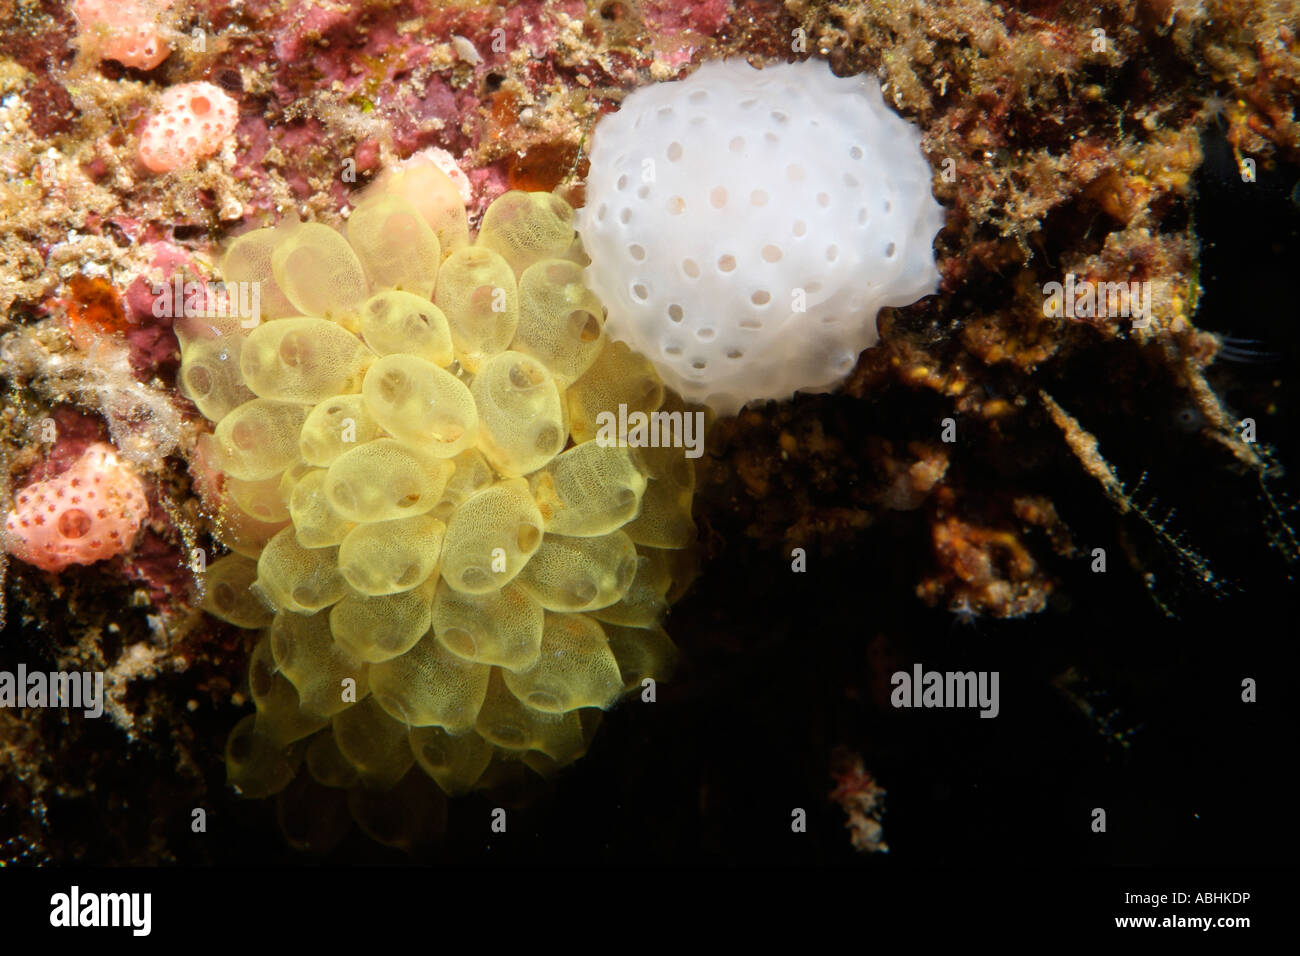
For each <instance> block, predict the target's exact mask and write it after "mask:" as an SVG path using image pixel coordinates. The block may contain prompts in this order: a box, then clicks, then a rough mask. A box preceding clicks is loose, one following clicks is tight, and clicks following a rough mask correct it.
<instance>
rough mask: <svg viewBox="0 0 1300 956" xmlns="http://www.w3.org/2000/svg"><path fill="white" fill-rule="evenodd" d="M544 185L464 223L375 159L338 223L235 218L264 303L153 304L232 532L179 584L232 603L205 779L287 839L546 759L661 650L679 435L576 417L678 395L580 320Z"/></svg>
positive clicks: (670, 597) (441, 194)
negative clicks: (244, 651) (269, 804)
mask: <svg viewBox="0 0 1300 956" xmlns="http://www.w3.org/2000/svg"><path fill="white" fill-rule="evenodd" d="M572 220H573V212H572V210H571V209H570V208H569V207H568V205H567V204H566V203H564V202H563V200H561V199H559V198H558V197H556V196H552V195H550V194H543V193H522V192H509V193H506V194H505V195H503V196H501V197H500V198H498V199H497V200H496V201H495V202H494V203H493V204H492V205H491V206H490V207H489V208H488V210H487V212H486V213H485V215H484V218H483V225H482V228H481V230H480V231H479V233H478V235H477V236H476V237H471V234H470V231H469V228H468V223H467V219H466V215H465V209H464V207H463V205H462V203H461V200H460V198H459V195H458V194H457V192H456V189H455V187H454V185H452V184H451V183H450V181H449V180H448V179H447V177H446V176H445V175H444V174H443V173H442V172H441V171H440V170H438V169H437V168H436V167H435V166H433V165H432V164H429V163H421V164H416V165H413V166H408V167H404V168H402V169H399V170H397V171H394V172H391V173H386V174H383V175H381V176H380V177H379V178H378V179H377V180H376V182H375V184H374V185H373V186H371V187H370V188H369V189H368V190H367V191H366V193H365V194H363V195H362V196H361V197H360V199H359V201H358V203H357V206H356V209H355V210H354V211H353V213H352V215H351V216H350V218H349V221H348V225H347V229H346V232H345V233H341V232H339V231H336V230H334V229H331V228H329V227H327V226H324V225H321V224H316V223H306V224H303V223H288V224H286V225H282V226H278V227H274V228H268V229H261V230H256V231H254V232H250V233H247V234H245V235H243V236H240V237H239V238H238V239H236V240H234V242H232V243H231V245H230V246H229V247H228V248H227V250H226V251H225V254H224V256H223V258H222V269H223V272H224V274H225V278H226V279H227V280H228V281H255V282H259V283H261V287H262V288H261V295H262V298H261V301H262V303H263V311H262V316H261V318H262V321H261V322H260V323H249V324H252V325H253V326H254V327H253V328H246V327H244V324H240V323H239V322H231V321H220V320H213V321H211V322H206V321H205V322H202V323H197V324H191V325H187V326H185V327H183V328H182V327H178V338H180V340H181V351H182V365H181V373H180V382H181V387H182V389H183V390H184V392H185V394H186V395H188V396H189V397H190V398H192V399H193V400H194V402H195V405H196V406H197V407H198V409H199V411H200V412H201V413H202V414H204V415H205V417H207V418H208V419H209V420H210V421H212V422H213V423H214V428H213V433H212V435H211V436H205V437H204V438H203V439H202V440H201V441H200V453H201V455H202V457H203V458H204V459H205V461H206V463H207V466H208V467H209V468H210V469H211V470H214V471H220V472H221V473H222V474H223V475H224V478H222V479H221V481H220V483H219V484H218V485H217V488H218V489H219V490H218V491H217V492H216V493H215V496H214V498H213V499H212V501H211V503H212V504H214V507H215V508H216V509H217V511H218V514H217V528H218V530H219V533H220V535H221V537H222V540H223V541H224V543H225V544H226V545H227V546H228V547H229V548H230V549H231V553H230V554H228V555H226V556H224V557H221V558H219V559H218V560H216V561H214V562H212V564H211V566H210V567H209V568H208V571H207V573H206V592H205V596H204V601H203V607H204V609H205V610H207V611H208V612H209V613H210V614H213V615H214V616H216V617H218V618H221V619H222V620H224V621H226V622H228V623H230V624H232V625H234V626H235V627H240V628H246V629H250V630H258V631H261V632H262V637H261V639H260V640H259V641H258V643H257V644H256V646H255V649H254V651H253V654H252V656H251V658H250V662H249V684H250V690H251V692H252V693H251V697H252V700H253V702H254V704H255V705H256V708H257V710H256V714H255V715H252V716H250V717H248V718H246V719H245V720H243V721H241V722H240V723H239V725H238V726H237V727H235V728H234V730H233V731H232V733H231V736H230V738H229V741H228V743H227V768H228V774H229V779H230V781H231V783H232V784H233V785H234V786H235V787H237V788H238V790H239V791H240V792H241V793H243V794H245V795H247V796H250V797H265V796H272V795H276V798H277V800H278V817H279V820H280V823H281V825H282V828H283V829H284V832H285V834H286V836H287V837H288V839H289V840H290V842H291V843H293V844H294V845H295V846H299V847H302V848H304V849H313V850H323V849H327V848H328V846H329V845H331V844H332V843H333V842H335V841H337V840H338V839H340V838H341V836H342V834H343V832H345V830H346V829H347V827H348V825H349V823H348V821H349V820H351V821H353V822H355V823H356V824H357V825H358V826H360V827H361V829H362V830H363V831H364V832H365V833H367V834H369V835H370V836H371V837H373V838H375V839H377V840H379V841H381V842H384V843H387V844H390V845H393V846H411V845H413V844H415V843H419V842H421V841H423V840H424V839H426V838H428V837H429V836H430V835H432V834H434V833H436V831H437V830H438V828H439V826H441V825H442V821H443V820H444V818H445V807H444V806H443V804H442V803H441V801H443V800H444V795H445V796H454V795H457V794H461V793H465V792H467V791H470V790H475V789H483V788H490V787H493V786H497V785H500V784H505V783H507V782H512V781H513V782H518V780H519V779H520V778H521V777H527V776H535V775H539V774H540V775H543V776H545V775H548V774H550V773H552V772H554V771H555V770H556V769H557V768H559V767H562V766H564V765H565V764H567V763H570V762H572V761H573V760H576V759H577V758H579V757H580V756H582V754H583V753H585V752H586V750H587V747H588V746H589V744H590V742H591V739H592V735H593V734H594V733H595V730H596V728H597V726H598V725H599V722H600V720H599V718H600V715H601V712H602V711H603V710H604V709H607V708H609V707H610V706H612V705H613V704H615V703H616V702H617V701H618V700H619V699H620V698H621V697H623V696H624V695H628V694H634V693H639V692H640V691H641V690H642V688H643V685H642V682H643V681H645V680H647V679H655V680H658V679H661V678H663V677H665V676H666V675H667V674H668V673H669V671H670V669H671V667H672V665H673V663H674V661H675V659H676V656H677V651H676V648H675V647H674V646H673V643H672V641H671V640H670V638H669V637H668V635H667V633H666V632H665V631H664V630H663V628H662V627H661V626H660V622H661V620H662V618H663V615H664V614H665V612H666V611H667V609H668V607H669V605H670V604H671V603H672V602H673V601H674V600H675V599H676V598H677V597H679V596H680V595H681V593H682V592H683V591H684V590H685V588H686V587H687V586H688V585H689V582H690V580H691V578H692V576H693V574H694V560H693V556H692V552H693V549H694V544H695V527H694V524H693V522H692V520H691V498H692V494H693V492H694V473H693V470H692V467H691V462H690V461H689V460H688V459H687V458H686V457H685V450H684V449H682V448H657V449H637V448H630V447H626V446H622V445H619V444H613V443H609V444H606V443H602V442H599V441H598V440H597V431H598V430H597V419H598V416H600V415H601V414H602V413H613V414H617V412H618V409H619V406H620V405H622V406H626V409H627V411H640V412H645V413H650V412H654V411H656V410H658V409H660V408H663V409H665V410H672V411H684V410H685V407H684V406H683V404H682V403H681V400H680V399H678V398H677V397H676V396H675V395H673V394H672V393H671V392H667V391H666V390H665V389H664V387H663V384H662V382H661V381H660V380H659V378H658V376H657V375H656V374H655V371H654V367H653V366H652V365H651V364H650V363H649V362H647V361H645V360H644V359H642V358H641V357H640V356H638V355H636V354H635V353H633V352H631V351H629V350H628V349H627V347H626V346H624V345H622V344H621V343H610V342H609V341H608V340H607V339H606V338H605V335H604V309H603V307H602V306H601V303H600V301H599V300H598V299H597V298H596V296H595V295H594V294H592V293H591V291H590V290H589V289H587V288H586V287H585V286H584V285H583V283H582V271H581V266H580V264H581V263H583V262H584V261H585V257H584V256H583V254H582V251H581V247H580V245H579V244H578V243H577V239H576V236H575V234H574V231H573V226H572Z"/></svg>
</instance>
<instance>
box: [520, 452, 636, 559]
mask: <svg viewBox="0 0 1300 956" xmlns="http://www.w3.org/2000/svg"><path fill="white" fill-rule="evenodd" d="M528 486H529V488H530V490H531V491H532V493H533V497H534V498H535V499H536V500H537V505H538V507H539V508H540V509H541V512H542V517H543V518H544V519H545V521H546V531H547V533H548V534H562V535H569V536H572V537H579V538H586V537H595V536H598V535H602V534H609V533H610V532H612V531H615V530H617V529H618V528H621V527H622V526H623V525H625V524H627V523H628V522H629V521H631V520H632V519H633V518H635V517H636V515H637V512H638V511H639V510H640V508H641V498H642V496H643V495H644V494H645V489H646V479H645V476H644V475H642V474H641V472H640V471H638V470H637V468H636V465H635V464H634V463H633V459H632V453H631V451H630V450H629V449H627V448H620V447H618V446H617V445H611V446H603V445H601V444H599V443H598V442H595V441H588V442H583V443H582V444H581V445H575V446H574V447H572V448H570V449H569V450H568V451H566V452H563V453H562V454H560V455H557V456H556V457H555V458H554V459H553V460H552V461H550V462H549V463H548V464H547V465H546V466H545V467H544V468H542V469H540V470H539V471H537V472H535V473H534V474H532V475H530V476H529V478H528Z"/></svg>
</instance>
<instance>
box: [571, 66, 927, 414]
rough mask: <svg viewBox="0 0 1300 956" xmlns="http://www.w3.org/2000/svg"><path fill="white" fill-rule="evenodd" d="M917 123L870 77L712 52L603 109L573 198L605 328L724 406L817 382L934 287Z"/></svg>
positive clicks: (671, 380) (838, 374)
mask: <svg viewBox="0 0 1300 956" xmlns="http://www.w3.org/2000/svg"><path fill="white" fill-rule="evenodd" d="M930 182H931V171H930V165H929V163H928V162H927V161H926V158H925V155H924V153H922V151H921V134H920V132H919V131H918V130H917V129H915V128H914V127H912V126H911V125H910V124H908V123H907V122H906V121H904V120H903V119H902V118H901V117H899V116H898V115H897V114H895V113H894V112H893V111H892V110H890V109H889V108H888V107H887V106H885V103H884V100H883V98H882V97H881V95H880V85H879V83H878V82H877V80H876V79H875V78H874V77H868V76H856V77H849V78H839V77H836V76H835V75H834V74H832V73H831V72H830V70H829V68H828V67H827V66H826V64H825V63H823V62H819V61H812V60H809V61H806V62H802V63H792V64H787V65H780V66H770V67H767V68H766V69H763V70H756V69H754V68H753V67H751V66H750V65H749V64H748V63H746V62H745V61H743V60H732V61H728V62H713V63H708V64H705V65H704V66H702V67H700V68H699V69H698V70H697V71H696V72H695V73H694V74H692V75H691V76H690V77H689V78H687V79H685V80H682V81H680V82H675V83H661V84H657V85H653V86H648V87H644V88H642V89H640V90H637V91H636V92H634V93H632V94H631V95H629V96H628V97H627V99H625V100H624V101H623V104H622V106H621V108H620V109H619V111H618V112H617V113H613V114H610V115H609V116H606V117H604V118H603V119H602V120H601V121H600V123H599V124H598V125H597V127H596V131H595V134H594V137H593V141H592V146H591V171H590V173H589V175H588V177H587V204H586V207H585V208H584V209H582V210H580V211H579V213H578V216H577V226H578V231H579V233H580V234H581V236H582V241H583V246H584V249H585V251H586V253H587V255H588V256H589V257H590V258H591V265H590V266H589V267H588V269H587V283H588V285H590V286H591V287H592V288H593V289H594V290H595V291H596V292H597V293H598V294H599V295H600V297H601V298H602V299H603V300H604V302H605V304H606V307H607V308H608V311H609V316H608V320H607V325H606V329H607V330H608V332H609V334H610V335H611V336H612V337H613V338H615V339H621V340H623V341H625V342H627V343H628V344H629V345H630V346H631V347H632V348H634V349H636V350H637V351H639V352H641V353H642V354H644V355H645V356H647V357H648V358H649V359H650V360H651V361H652V362H654V364H655V365H656V366H657V368H658V370H659V374H660V375H661V376H662V378H663V379H664V381H665V382H666V383H667V384H669V385H671V386H673V387H674V388H676V389H677V390H678V391H679V392H680V393H681V394H682V396H683V397H684V398H686V399H687V400H689V401H694V402H700V403H703V404H706V405H708V406H710V407H712V408H714V409H715V410H716V411H717V412H718V413H720V414H724V415H726V414H734V413H735V412H736V411H738V410H739V409H740V407H741V406H743V405H744V404H745V403H746V402H750V401H754V400H757V399H767V398H776V399H780V398H787V397H789V396H790V395H791V394H792V393H793V392H794V391H795V390H803V391H825V390H827V389H829V388H831V387H833V386H835V385H836V384H838V383H839V382H840V381H842V380H843V379H844V377H845V376H846V375H848V373H849V372H850V371H852V369H853V366H854V364H855V362H856V361H857V356H858V353H859V352H861V351H862V350H863V349H865V348H867V347H869V346H871V345H874V344H875V342H876V339H877V333H876V313H877V312H878V311H879V310H880V308H881V307H882V306H902V305H908V304H910V303H912V302H914V301H916V300H917V299H918V298H920V297H921V296H924V295H928V294H929V293H932V292H934V291H935V290H936V288H937V287H938V281H939V273H938V270H937V269H936V268H935V264H934V252H933V249H932V248H931V243H932V242H933V240H934V236H935V233H937V232H938V230H939V229H940V227H941V226H942V225H943V207H942V206H940V205H939V204H938V203H937V202H935V200H934V197H933V196H932V195H931V193H930Z"/></svg>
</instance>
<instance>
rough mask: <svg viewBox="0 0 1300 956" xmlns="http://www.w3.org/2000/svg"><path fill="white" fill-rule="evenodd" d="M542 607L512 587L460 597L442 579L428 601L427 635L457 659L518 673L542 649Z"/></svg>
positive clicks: (529, 663)
mask: <svg viewBox="0 0 1300 956" xmlns="http://www.w3.org/2000/svg"><path fill="white" fill-rule="evenodd" d="M542 620H543V614H542V606H541V604H539V603H538V602H537V599H536V598H534V597H532V596H531V595H530V594H529V593H528V592H527V591H525V590H523V589H522V588H520V587H519V586H518V585H517V584H515V583H511V584H507V585H506V586H505V587H503V588H501V589H500V590H497V591H488V592H487V593H486V594H462V593H461V592H460V591H456V590H454V589H453V588H451V587H449V586H448V584H447V582H446V581H442V582H440V583H439V584H438V590H437V593H436V594H435V595H434V598H433V618H432V622H433V632H434V634H435V635H436V636H437V638H438V640H439V641H441V642H442V645H443V646H444V647H445V648H447V650H449V651H451V652H452V653H453V654H455V655H456V656H457V657H462V658H464V659H465V660H467V661H473V662H475V663H478V664H489V665H495V666H497V667H504V668H505V669H506V670H512V671H519V670H525V669H527V668H529V667H531V666H532V665H533V664H534V663H535V662H536V660H537V655H538V654H539V653H540V650H541V646H542Z"/></svg>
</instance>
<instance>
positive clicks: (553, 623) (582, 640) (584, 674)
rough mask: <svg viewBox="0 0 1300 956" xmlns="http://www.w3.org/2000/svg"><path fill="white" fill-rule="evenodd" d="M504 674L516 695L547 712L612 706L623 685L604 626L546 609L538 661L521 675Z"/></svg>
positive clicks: (508, 672)
mask: <svg viewBox="0 0 1300 956" xmlns="http://www.w3.org/2000/svg"><path fill="white" fill-rule="evenodd" d="M500 673H501V679H502V680H503V681H504V682H505V685H506V687H508V688H510V692H511V693H512V694H514V695H515V697H517V698H519V700H520V701H522V702H523V703H525V704H527V705H528V706H529V707H531V708H532V709H534V710H539V711H542V712H543V713H549V714H558V713H566V712H568V711H570V710H576V709H577V708H579V707H600V708H605V707H608V706H609V705H610V704H612V703H613V702H614V699H615V698H616V697H617V696H618V694H619V692H620V691H621V690H622V689H623V678H622V675H621V674H620V673H619V669H618V661H617V660H616V659H615V658H614V654H613V652H612V651H610V649H609V642H608V641H607V640H606V639H605V632H604V630H602V628H601V626H600V624H598V623H597V622H596V621H593V620H592V619H591V618H589V617H587V616H586V615H585V614H553V613H550V612H547V614H546V622H545V624H544V626H543V630H542V649H541V654H540V655H539V656H538V658H537V663H535V664H534V665H533V666H532V667H530V668H528V669H527V670H525V671H521V672H520V673H517V674H516V673H512V672H510V671H501V672H500Z"/></svg>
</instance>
